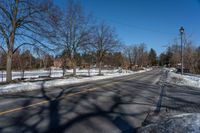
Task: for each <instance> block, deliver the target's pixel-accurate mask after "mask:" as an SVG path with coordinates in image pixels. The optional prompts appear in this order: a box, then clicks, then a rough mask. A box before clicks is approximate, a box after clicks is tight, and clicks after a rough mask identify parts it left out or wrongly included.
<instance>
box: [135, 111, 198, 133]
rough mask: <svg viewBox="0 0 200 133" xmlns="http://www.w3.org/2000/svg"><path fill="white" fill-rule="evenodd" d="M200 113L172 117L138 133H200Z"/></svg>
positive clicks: (143, 128)
mask: <svg viewBox="0 0 200 133" xmlns="http://www.w3.org/2000/svg"><path fill="white" fill-rule="evenodd" d="M199 132H200V113H188V114H180V115H172V116H168V117H166V118H162V119H160V120H159V121H158V122H156V123H153V124H150V125H147V126H146V127H142V128H141V129H139V131H138V133H199Z"/></svg>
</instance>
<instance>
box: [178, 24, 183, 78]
mask: <svg viewBox="0 0 200 133" xmlns="http://www.w3.org/2000/svg"><path fill="white" fill-rule="evenodd" d="M179 31H180V34H181V75H183V33H184V28H183V27H181V28H180V29H179Z"/></svg>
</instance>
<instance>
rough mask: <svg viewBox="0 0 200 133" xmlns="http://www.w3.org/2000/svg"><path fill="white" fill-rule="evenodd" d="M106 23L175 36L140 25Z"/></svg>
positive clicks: (114, 21)
mask: <svg viewBox="0 0 200 133" xmlns="http://www.w3.org/2000/svg"><path fill="white" fill-rule="evenodd" d="M98 18H99V19H101V20H102V18H100V17H98ZM103 20H104V19H103ZM106 21H109V22H111V23H116V24H119V25H123V26H126V27H129V28H134V29H139V30H143V31H148V32H154V33H159V34H165V35H173V34H174V33H167V32H163V31H158V30H154V29H150V28H146V27H143V26H138V25H133V24H128V23H123V22H120V21H116V20H113V19H106Z"/></svg>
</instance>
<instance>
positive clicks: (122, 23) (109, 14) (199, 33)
mask: <svg viewBox="0 0 200 133" xmlns="http://www.w3.org/2000/svg"><path fill="white" fill-rule="evenodd" d="M80 1H81V3H82V5H83V8H84V10H85V12H87V13H92V14H93V16H94V17H95V18H96V19H97V20H99V21H103V20H104V21H105V22H107V23H108V24H110V25H111V26H113V27H115V29H116V31H117V34H118V36H119V38H120V39H121V40H122V42H123V43H124V44H128V45H129V44H138V43H145V44H146V45H147V48H148V49H150V48H154V49H155V50H156V51H157V52H158V54H159V53H161V52H162V51H164V50H165V49H166V48H165V47H163V46H166V45H168V44H169V43H171V42H173V40H174V39H175V38H177V37H178V35H179V28H180V26H184V28H185V31H186V34H187V35H188V36H190V39H191V40H192V41H193V43H194V44H195V45H196V46H200V0H80ZM55 2H56V3H57V4H58V5H59V6H60V7H61V8H63V9H65V7H66V0H55Z"/></svg>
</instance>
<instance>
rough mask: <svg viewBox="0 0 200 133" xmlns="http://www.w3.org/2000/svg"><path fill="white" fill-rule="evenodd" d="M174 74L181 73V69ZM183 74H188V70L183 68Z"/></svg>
mask: <svg viewBox="0 0 200 133" xmlns="http://www.w3.org/2000/svg"><path fill="white" fill-rule="evenodd" d="M176 73H181V68H177V71H176ZM183 73H190V69H187V68H184V69H183Z"/></svg>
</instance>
